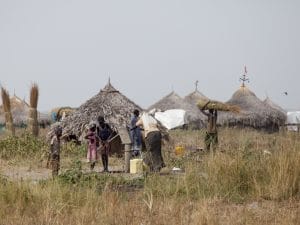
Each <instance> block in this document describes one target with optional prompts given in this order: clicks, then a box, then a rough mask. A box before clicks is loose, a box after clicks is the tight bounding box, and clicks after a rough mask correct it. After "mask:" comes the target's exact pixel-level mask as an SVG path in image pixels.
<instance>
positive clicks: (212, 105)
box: [197, 100, 240, 113]
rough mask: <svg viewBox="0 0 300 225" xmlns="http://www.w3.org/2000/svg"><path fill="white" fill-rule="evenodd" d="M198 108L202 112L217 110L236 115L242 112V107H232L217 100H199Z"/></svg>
mask: <svg viewBox="0 0 300 225" xmlns="http://www.w3.org/2000/svg"><path fill="white" fill-rule="evenodd" d="M197 106H198V107H199V109H202V110H205V109H215V110H218V111H230V112H234V113H239V112H240V107H239V106H237V105H230V104H227V103H223V102H219V101H215V100H199V101H198V104H197Z"/></svg>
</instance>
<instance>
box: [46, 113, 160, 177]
mask: <svg viewBox="0 0 300 225" xmlns="http://www.w3.org/2000/svg"><path fill="white" fill-rule="evenodd" d="M129 133H130V138H131V141H132V157H141V156H142V154H141V152H142V143H143V140H144V143H145V147H146V150H147V151H146V153H145V155H143V160H144V162H145V163H146V164H147V165H148V166H149V168H150V170H151V171H159V170H160V169H161V168H162V167H164V166H165V164H164V161H163V157H162V154H161V141H162V136H161V132H160V130H159V128H158V123H157V121H156V120H155V119H154V118H153V117H152V116H151V115H149V114H148V113H143V114H142V116H140V112H139V110H137V109H136V110H134V111H133V115H132V118H131V120H130V126H129ZM115 135H116V132H114V131H113V130H112V129H111V127H110V126H109V124H108V123H106V122H105V120H104V117H103V116H99V117H98V119H97V121H92V122H90V123H89V125H88V131H87V134H86V135H85V136H84V138H85V139H86V140H87V145H88V148H87V161H88V162H89V163H90V170H93V169H94V167H95V165H96V162H97V161H98V159H99V156H101V160H102V165H103V172H108V156H109V152H110V146H111V145H110V141H111V140H112V139H113V137H114V136H115ZM61 136H62V128H61V127H60V126H56V127H55V128H54V136H53V137H52V139H51V142H50V152H49V158H50V160H49V162H50V164H51V168H52V175H53V176H57V175H58V172H59V169H60V139H61Z"/></svg>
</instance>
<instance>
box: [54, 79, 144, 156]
mask: <svg viewBox="0 0 300 225" xmlns="http://www.w3.org/2000/svg"><path fill="white" fill-rule="evenodd" d="M134 109H138V110H140V111H142V108H141V107H139V106H138V105H137V104H135V103H134V102H133V101H131V100H129V99H128V98H127V97H126V96H124V95H123V94H122V93H120V92H119V91H118V90H116V89H115V88H114V87H113V86H112V85H111V83H110V81H109V82H108V84H107V85H106V86H105V87H104V88H103V89H102V90H100V92H99V93H98V94H96V95H95V96H94V97H92V98H91V99H89V100H87V101H86V102H85V103H83V104H82V105H81V106H80V107H79V108H77V109H76V110H75V111H74V112H73V113H72V114H70V115H69V116H68V117H66V118H65V119H64V120H63V121H61V126H62V128H63V137H65V138H67V137H72V138H74V139H76V140H79V141H81V140H83V135H84V133H85V128H86V126H87V125H88V124H89V123H90V122H91V121H96V120H97V118H98V116H103V117H104V119H105V121H106V122H107V123H109V125H110V126H111V127H112V129H113V130H114V131H115V132H117V133H120V131H121V130H124V129H126V127H127V126H128V125H129V124H130V118H131V115H132V112H133V110H134ZM50 132H51V131H50ZM50 135H51V134H50ZM114 140H115V141H114V146H116V147H114V146H112V151H111V153H112V154H113V153H118V154H119V153H120V151H121V149H120V144H121V139H120V137H118V138H116V139H114Z"/></svg>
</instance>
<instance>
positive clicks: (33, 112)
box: [28, 83, 39, 136]
mask: <svg viewBox="0 0 300 225" xmlns="http://www.w3.org/2000/svg"><path fill="white" fill-rule="evenodd" d="M38 100H39V87H38V85H37V84H36V83H33V84H32V86H31V88H30V109H29V115H28V129H29V132H31V133H32V134H33V135H34V136H38V135H39V125H38V113H37V105H38Z"/></svg>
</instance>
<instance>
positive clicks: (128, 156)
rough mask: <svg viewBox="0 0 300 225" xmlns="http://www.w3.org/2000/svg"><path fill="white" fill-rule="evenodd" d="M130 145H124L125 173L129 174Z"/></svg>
mask: <svg viewBox="0 0 300 225" xmlns="http://www.w3.org/2000/svg"><path fill="white" fill-rule="evenodd" d="M130 157H131V144H125V173H129V172H130Z"/></svg>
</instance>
